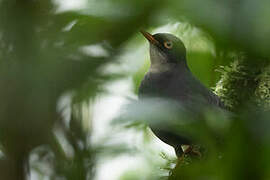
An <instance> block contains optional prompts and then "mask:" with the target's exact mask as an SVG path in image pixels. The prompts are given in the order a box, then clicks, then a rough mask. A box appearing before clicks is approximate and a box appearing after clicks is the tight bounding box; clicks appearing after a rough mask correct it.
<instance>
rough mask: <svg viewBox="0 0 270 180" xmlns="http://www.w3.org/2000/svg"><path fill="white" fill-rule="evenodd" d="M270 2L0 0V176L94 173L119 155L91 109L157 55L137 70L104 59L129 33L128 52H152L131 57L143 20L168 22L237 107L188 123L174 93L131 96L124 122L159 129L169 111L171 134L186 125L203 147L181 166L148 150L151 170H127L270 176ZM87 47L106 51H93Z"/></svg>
mask: <svg viewBox="0 0 270 180" xmlns="http://www.w3.org/2000/svg"><path fill="white" fill-rule="evenodd" d="M63 2H64V3H65V1H63ZM269 3H270V2H269V1H267V0H262V1H253V0H238V1H232V0H229V1H219V2H217V1H212V0H205V1H198V0H180V1H177V0H170V1H154V0H147V1H135V0H130V1H124V0H107V1H96V0H88V2H87V4H86V5H85V7H84V8H82V9H78V10H72V11H59V10H58V8H59V7H58V5H57V3H56V1H50V0H48V1H34V0H1V1H0V100H1V103H0V152H1V154H0V178H1V179H6V180H15V179H16V180H18V179H21V180H24V179H29V178H30V177H29V176H30V174H31V175H33V174H35V175H36V176H37V178H38V179H46V178H48V179H93V178H94V176H95V170H96V161H97V158H98V156H100V152H102V151H104V152H108V154H110V155H115V153H113V152H114V148H115V147H111V146H108V147H106V146H102V147H101V149H97V148H95V147H93V146H92V143H91V135H92V131H93V129H92V127H88V128H86V127H85V125H84V123H83V122H85V121H86V120H87V121H88V122H89V121H90V122H91V120H92V119H91V118H92V116H91V113H89V116H85V106H86V107H87V108H90V109H91V108H92V101H93V100H94V99H95V97H96V96H97V95H99V93H101V92H103V91H104V88H103V85H104V84H106V83H107V82H111V81H112V80H114V79H116V78H119V77H126V76H130V75H132V76H133V79H134V92H136V89H137V87H138V85H139V82H140V79H142V77H143V74H144V73H145V71H146V70H147V66H148V65H149V63H147V62H146V61H144V62H143V63H142V64H144V65H142V67H141V69H140V70H137V72H136V73H133V74H128V73H127V74H125V73H123V72H114V73H109V72H107V71H105V70H104V69H105V67H106V66H107V65H110V64H112V63H120V62H119V57H120V56H121V55H123V54H124V53H125V48H126V47H127V46H128V42H134V43H133V46H132V50H131V52H130V54H131V56H135V57H136V58H137V59H142V61H143V60H147V59H149V58H148V57H146V56H137V54H135V52H136V50H137V48H136V47H141V46H144V45H145V44H146V43H145V42H144V44H142V42H143V41H142V40H141V41H137V40H135V41H133V40H132V38H134V37H136V36H138V32H139V30H140V29H142V28H144V29H149V30H154V31H162V29H158V27H160V26H163V25H164V24H171V25H172V26H170V27H168V28H167V29H166V31H170V32H173V33H174V34H176V35H178V36H179V37H180V38H181V39H182V40H183V41H184V43H185V45H186V46H187V50H188V63H189V65H190V68H191V70H192V72H193V73H194V74H195V76H197V77H198V79H200V80H201V81H202V82H203V83H204V84H205V85H206V86H208V87H214V86H215V84H216V83H217V82H218V83H217V86H216V87H215V92H216V93H217V94H218V95H219V96H220V97H221V98H222V99H223V101H224V102H225V105H226V106H227V107H228V108H229V109H230V110H232V111H233V112H235V115H234V116H228V117H227V115H224V114H222V113H219V112H216V111H211V110H208V109H205V110H204V111H203V113H202V114H201V118H200V119H197V120H193V121H189V120H190V117H189V115H188V114H186V113H185V112H181V111H178V110H179V109H177V107H174V108H176V109H174V108H171V109H166V108H164V107H168V104H166V103H168V102H166V103H165V104H162V103H161V104H160V105H158V106H157V104H155V102H151V101H150V102H147V103H146V104H136V103H137V102H134V103H133V102H131V106H130V108H131V109H128V111H127V112H128V116H126V119H124V120H126V121H127V120H129V121H131V120H132V123H134V121H135V122H137V121H139V122H143V123H154V124H156V125H160V126H162V124H159V123H161V122H160V121H159V119H158V117H156V116H155V115H158V114H159V113H160V112H162V114H161V115H162V117H165V118H168V119H171V120H172V121H168V122H167V124H166V125H167V126H169V127H172V131H175V132H178V133H187V134H188V135H190V136H191V137H193V138H194V139H195V140H196V142H198V143H199V144H200V145H203V146H204V147H205V149H206V150H207V152H206V153H205V155H204V157H203V158H202V159H201V160H199V161H198V160H193V159H191V160H190V161H187V163H178V164H177V166H176V167H175V168H172V167H171V166H172V164H174V162H173V161H171V160H170V159H169V158H168V159H167V158H166V157H164V159H165V160H167V163H166V165H165V167H163V168H161V169H160V168H159V167H157V166H159V164H160V163H159V162H157V160H156V159H151V158H148V159H147V158H146V159H147V160H148V164H151V165H152V167H153V168H152V169H151V168H150V169H149V170H148V171H147V170H145V171H137V170H134V171H132V170H131V171H130V172H127V173H126V174H124V175H123V178H122V179H158V178H160V177H162V178H169V179H264V180H266V179H269V178H270V174H269V172H270V169H269V168H270V165H269V162H270V148H269V147H270V146H269V137H270V135H269V127H270V126H269V125H270V124H269V120H268V119H269V107H270V106H269V104H270V102H269V101H270V94H269V93H270V80H269V76H270V70H269V67H270V66H269V56H270V51H269V42H270V40H269V37H270V22H269V18H270V11H269V5H270V4H269ZM175 22H181V23H178V25H176V26H174V24H177V23H175ZM168 29H170V30H168ZM88 46H95V47H99V48H100V49H102V50H103V51H102V52H106V53H101V54H96V55H95V54H93V53H92V54H91V53H90V54H89V53H86V52H85V51H83V50H82V49H83V48H85V47H88ZM144 49H145V51H144V54H145V55H147V48H146V46H144ZM94 51H97V50H96V49H95V50H94ZM235 52H237V53H235ZM133 53H134V54H133ZM216 70H218V71H216ZM61 102H65V103H64V106H63V105H61ZM149 103H150V104H149ZM163 105H165V106H163ZM138 107H140V108H138ZM153 107H155V108H153ZM149 108H150V109H149ZM146 110H147V112H145V111H146ZM160 110H162V111H160ZM104 111H106V110H104ZM131 117H132V118H131ZM183 122H184V125H183V124H182V123H183ZM185 122H187V123H186V124H185ZM190 122H191V123H190ZM135 124H136V123H135ZM144 127H145V126H144ZM143 129H144V130H145V128H143ZM217 137H218V138H217ZM217 139H221V140H217ZM101 143H102V142H101ZM146 150H147V149H146ZM115 151H116V152H120V150H119V149H117V148H116V149H115ZM126 151H127V150H125V152H126ZM121 152H122V151H121ZM101 154H102V153H101ZM153 169H154V170H155V171H153ZM168 169H169V171H170V173H169V174H168V173H167V174H166V173H165V175H164V173H163V172H164V171H166V172H168ZM149 171H151V172H150V173H149ZM137 172H140V173H137ZM104 173H106V172H104Z"/></svg>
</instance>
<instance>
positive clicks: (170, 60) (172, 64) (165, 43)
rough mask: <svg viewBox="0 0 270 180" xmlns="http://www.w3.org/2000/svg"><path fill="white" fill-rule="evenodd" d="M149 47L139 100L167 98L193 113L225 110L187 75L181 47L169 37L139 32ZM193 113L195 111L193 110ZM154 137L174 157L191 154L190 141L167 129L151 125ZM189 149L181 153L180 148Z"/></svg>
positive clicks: (165, 34)
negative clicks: (204, 108)
mask: <svg viewBox="0 0 270 180" xmlns="http://www.w3.org/2000/svg"><path fill="white" fill-rule="evenodd" d="M141 33H142V35H143V36H144V37H145V38H146V39H147V40H148V41H149V44H150V64H151V65H150V68H149V70H148V72H147V73H146V74H145V76H144V78H143V80H142V81H141V84H140V86H139V91H138V97H139V100H142V99H146V98H149V97H158V98H167V99H171V100H174V101H176V102H179V103H181V104H183V105H184V106H185V107H188V108H190V109H194V108H195V107H200V105H201V106H213V107H218V108H221V109H225V106H224V104H223V103H222V101H221V100H220V98H219V97H218V96H217V95H216V94H214V93H213V92H212V91H211V90H209V89H208V88H207V87H206V86H204V85H203V84H202V83H201V82H200V81H199V80H198V79H197V78H196V77H195V76H194V75H193V74H192V72H191V71H190V69H189V67H188V64H187V55H186V54H187V52H186V47H185V45H184V43H183V42H182V41H181V40H180V39H179V38H178V37H176V36H175V35H173V34H169V33H157V34H154V35H152V34H150V33H148V32H146V31H143V30H142V31H141ZM194 112H195V110H194ZM150 128H151V130H152V131H153V133H154V134H155V135H156V136H157V137H158V138H159V139H160V140H162V141H163V142H165V143H167V144H169V145H171V146H173V147H174V149H175V152H176V155H177V157H182V156H183V154H185V153H189V152H191V148H192V146H191V145H192V140H191V139H190V138H189V137H185V136H180V135H179V134H176V133H175V132H173V131H172V130H170V129H166V128H162V127H154V126H152V127H151V125H150ZM184 145H188V148H186V149H184V148H183V146H184Z"/></svg>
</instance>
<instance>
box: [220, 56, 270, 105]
mask: <svg viewBox="0 0 270 180" xmlns="http://www.w3.org/2000/svg"><path fill="white" fill-rule="evenodd" d="M228 58H229V59H230V60H231V61H232V62H231V63H230V65H228V66H221V67H220V68H219V69H218V71H219V72H220V73H221V79H220V80H219V81H218V83H217V84H216V87H215V93H216V94H217V95H218V96H219V97H220V98H221V100H222V101H223V102H224V104H225V106H226V107H227V108H228V109H230V110H235V109H236V108H240V107H241V106H242V105H243V104H245V103H246V102H249V103H252V104H255V105H256V106H260V107H264V108H270V65H269V62H268V61H265V60H256V62H255V61H254V60H253V61H254V63H251V61H252V60H251V58H248V57H247V56H246V55H244V54H242V53H231V54H229V55H228ZM255 63H256V64H255Z"/></svg>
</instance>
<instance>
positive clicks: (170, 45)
mask: <svg viewBox="0 0 270 180" xmlns="http://www.w3.org/2000/svg"><path fill="white" fill-rule="evenodd" d="M164 47H165V48H167V49H172V47H173V43H172V42H171V41H166V42H164Z"/></svg>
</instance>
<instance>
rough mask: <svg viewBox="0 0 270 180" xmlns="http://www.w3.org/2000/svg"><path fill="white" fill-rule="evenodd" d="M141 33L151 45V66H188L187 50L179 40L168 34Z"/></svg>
mask: <svg viewBox="0 0 270 180" xmlns="http://www.w3.org/2000/svg"><path fill="white" fill-rule="evenodd" d="M141 33H142V34H143V35H144V37H145V38H146V39H148V41H149V43H150V59H151V65H160V64H167V63H175V64H178V63H184V64H186V48H185V46H184V44H183V42H182V41H181V40H180V39H179V38H177V37H176V36H174V35H172V34H168V33H157V34H154V35H151V34H150V33H148V32H145V31H141Z"/></svg>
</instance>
